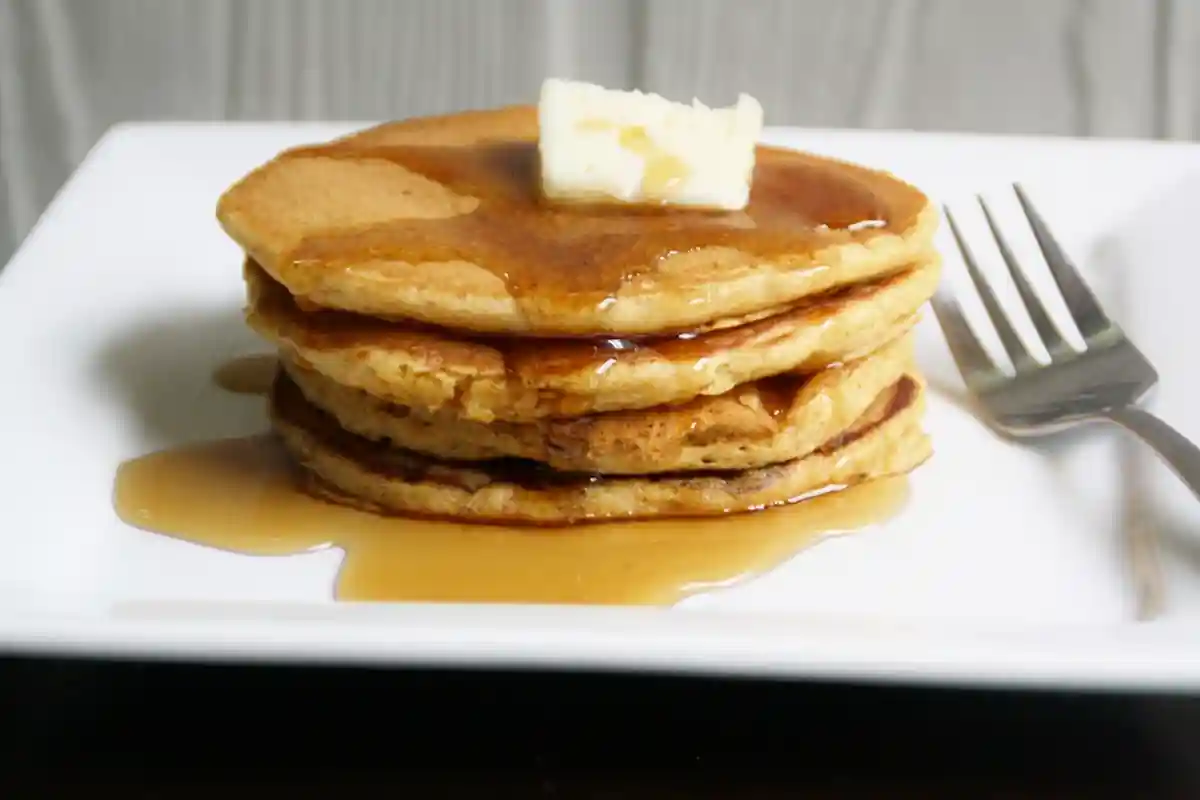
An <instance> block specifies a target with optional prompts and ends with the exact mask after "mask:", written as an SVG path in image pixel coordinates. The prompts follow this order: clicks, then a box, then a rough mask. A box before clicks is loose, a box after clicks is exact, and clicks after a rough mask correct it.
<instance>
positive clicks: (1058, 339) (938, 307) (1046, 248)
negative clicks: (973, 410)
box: [932, 185, 1200, 618]
mask: <svg viewBox="0 0 1200 800" xmlns="http://www.w3.org/2000/svg"><path fill="white" fill-rule="evenodd" d="M1013 189H1014V191H1015V192H1016V196H1017V200H1018V202H1019V204H1020V206H1021V209H1022V210H1023V211H1024V213H1025V217H1026V219H1027V220H1028V222H1029V226H1030V228H1031V229H1032V232H1033V235H1034V238H1035V239H1036V240H1037V243H1038V246H1039V247H1040V248H1041V251H1042V255H1043V256H1044V257H1045V260H1046V264H1047V266H1049V268H1050V273H1051V274H1052V275H1053V277H1054V281H1055V283H1056V284H1057V285H1058V289H1059V292H1060V293H1061V294H1062V299H1063V300H1064V301H1065V305H1066V307H1067V309H1068V310H1069V311H1070V313H1071V317H1072V318H1073V320H1074V322H1075V325H1076V327H1077V328H1078V329H1079V332H1080V334H1082V336H1083V339H1084V342H1085V343H1086V347H1085V348H1084V349H1083V350H1077V349H1075V348H1074V347H1072V346H1071V345H1070V344H1069V343H1068V342H1067V340H1066V339H1065V338H1064V337H1063V335H1062V333H1061V331H1060V330H1059V328H1058V326H1056V325H1055V323H1054V322H1053V320H1052V319H1051V318H1050V315H1049V314H1048V313H1047V311H1046V307H1045V305H1044V304H1043V303H1042V301H1041V300H1040V299H1039V298H1038V295H1037V293H1036V292H1035V291H1034V289H1033V287H1032V285H1031V284H1030V282H1029V280H1028V278H1027V277H1026V273H1025V271H1024V270H1023V269H1022V267H1021V266H1020V264H1018V263H1017V260H1016V257H1015V256H1014V255H1013V251H1012V248H1011V247H1010V246H1009V243H1008V241H1007V240H1006V239H1005V237H1004V235H1003V234H1002V233H1001V232H1000V227H999V225H998V224H997V221H996V217H995V215H994V214H993V213H992V210H991V209H990V208H989V207H988V204H987V202H986V201H985V200H984V199H983V198H982V197H977V198H976V199H977V200H978V202H979V205H980V207H981V208H982V210H983V215H984V219H985V220H986V221H987V225H988V227H989V228H990V229H991V234H992V237H993V238H994V239H995V246H996V248H997V249H998V250H999V253H1000V257H1001V260H1003V261H1004V263H1005V265H1006V266H1007V267H1008V272H1009V274H1010V275H1011V277H1012V280H1013V283H1014V284H1015V285H1016V289H1017V293H1018V295H1019V296H1020V298H1021V302H1022V303H1023V304H1024V306H1025V309H1026V311H1027V312H1028V313H1029V316H1030V319H1031V320H1032V322H1033V325H1034V328H1035V329H1036V330H1037V334H1038V337H1039V338H1040V339H1041V343H1042V344H1043V345H1044V346H1045V348H1046V350H1047V351H1048V353H1049V354H1050V364H1048V365H1043V364H1041V363H1039V362H1038V361H1037V360H1036V359H1034V357H1033V356H1032V355H1031V354H1030V353H1029V350H1028V349H1027V348H1026V347H1025V345H1024V343H1023V342H1022V341H1021V339H1020V337H1019V336H1018V335H1017V333H1016V331H1015V330H1014V329H1013V325H1012V323H1011V322H1010V321H1009V318H1008V316H1007V315H1006V314H1005V312H1004V310H1003V309H1002V308H1001V306H1000V303H999V302H998V301H997V299H996V295H995V293H994V292H993V290H992V288H991V285H990V284H989V283H988V280H987V278H985V277H984V275H983V273H982V271H981V270H980V268H979V263H978V261H977V260H976V259H975V255H974V253H973V252H972V250H971V247H970V246H969V245H968V244H967V242H966V239H965V237H964V236H963V233H962V230H961V229H960V228H959V226H958V224H957V222H956V221H955V219H954V216H953V214H952V213H951V212H950V209H949V208H946V207H943V210H944V212H945V215H946V220H947V222H949V223H950V231H951V233H952V234H953V236H954V239H955V241H956V242H957V244H958V248H959V250H960V251H961V253H962V259H963V263H964V265H965V266H966V268H967V272H968V274H969V275H970V277H971V282H972V283H973V284H974V286H975V290H976V292H978V294H979V299H980V300H981V301H982V303H983V307H984V309H985V310H986V311H987V315H988V318H989V319H990V320H991V323H992V326H993V327H994V328H995V331H996V334H997V335H998V337H999V339H1000V342H1001V344H1002V345H1003V347H1004V350H1005V352H1006V353H1007V354H1008V357H1009V359H1010V360H1011V362H1012V367H1013V371H1014V373H1015V374H1014V375H1011V376H1010V375H1008V374H1006V373H1005V372H1004V371H1002V370H1001V369H1000V367H998V366H997V365H996V363H995V362H994V361H993V359H992V358H991V357H990V356H989V355H988V353H987V352H986V351H985V350H984V348H983V347H982V345H981V344H980V342H979V340H978V338H977V337H976V336H975V334H974V332H973V331H972V329H971V328H970V327H969V326H968V324H967V322H966V319H965V317H964V316H963V313H962V309H961V307H960V306H959V304H958V301H957V300H956V299H955V298H954V296H953V294H952V292H951V291H950V290H949V289H948V288H947V287H946V285H945V283H943V285H942V286H941V287H940V288H939V289H938V291H937V293H936V295H935V296H934V298H933V302H932V305H933V310H934V313H935V315H936V316H937V320H938V324H939V325H941V328H942V332H943V333H944V334H945V337H946V341H947V343H948V344H949V346H950V352H951V353H952V354H953V356H954V360H955V362H956V363H957V364H958V369H959V371H960V372H961V373H962V377H963V380H964V382H965V383H966V385H967V388H968V389H969V390H970V392H971V393H972V394H973V395H974V396H975V397H976V399H977V400H978V402H979V405H980V406H981V407H982V410H983V412H984V417H985V420H986V421H987V422H988V423H989V424H990V425H991V427H992V428H994V429H995V430H997V431H998V432H1000V433H1001V434H1003V435H1006V436H1009V437H1014V438H1028V437H1040V436H1045V435H1048V434H1053V433H1055V432H1058V431H1061V430H1063V429H1065V428H1068V427H1072V426H1075V425H1079V424H1082V423H1085V422H1091V421H1097V420H1100V421H1108V422H1113V423H1116V424H1117V425H1119V426H1121V427H1122V428H1125V429H1126V430H1128V431H1130V432H1131V433H1133V434H1134V435H1136V436H1137V437H1139V438H1140V439H1141V440H1142V441H1143V442H1145V443H1146V444H1148V445H1149V446H1150V447H1152V448H1154V450H1155V452H1157V453H1158V455H1159V456H1160V457H1161V458H1162V459H1163V461H1165V462H1166V463H1167V465H1168V466H1169V467H1170V468H1171V470H1172V471H1173V472H1174V473H1175V474H1176V475H1178V476H1179V478H1180V479H1181V480H1182V481H1183V482H1184V483H1185V484H1186V485H1187V487H1188V488H1189V489H1191V490H1192V493H1193V494H1195V495H1196V496H1197V497H1198V498H1200V448H1197V447H1196V445H1194V444H1192V443H1191V442H1190V441H1188V439H1187V438H1186V437H1184V436H1183V435H1182V434H1180V433H1179V432H1178V431H1176V430H1175V429H1174V428H1172V427H1171V426H1170V425H1168V424H1167V423H1165V422H1163V421H1162V420H1160V419H1158V418H1157V417H1155V416H1154V415H1152V414H1151V413H1149V412H1148V411H1146V410H1145V409H1143V408H1140V407H1139V406H1138V405H1137V404H1138V403H1139V402H1140V401H1141V400H1142V399H1144V398H1145V397H1146V395H1147V393H1148V392H1149V391H1150V389H1151V388H1153V387H1154V386H1155V384H1157V383H1158V373H1157V372H1155V370H1154V367H1153V366H1152V365H1151V364H1150V362H1149V361H1148V360H1147V359H1146V357H1145V356H1144V355H1142V353H1141V352H1140V351H1138V349H1137V348H1136V347H1135V346H1134V345H1133V343H1132V342H1130V341H1129V339H1128V338H1127V337H1126V336H1125V334H1124V333H1123V332H1122V331H1121V329H1120V328H1119V327H1118V326H1117V324H1116V323H1115V322H1113V321H1112V320H1111V319H1110V318H1109V317H1108V315H1107V314H1105V313H1104V310H1103V309H1102V308H1101V307H1100V304H1099V302H1097V300H1096V297H1095V295H1094V294H1093V293H1092V291H1091V289H1089V288H1088V285H1087V284H1086V283H1085V282H1084V280H1083V278H1082V277H1081V276H1080V274H1079V271H1078V270H1077V269H1076V268H1075V266H1074V265H1073V264H1072V263H1071V260H1070V259H1069V258H1068V257H1067V255H1066V253H1064V252H1063V249H1062V247H1061V246H1060V245H1059V243H1058V242H1057V241H1056V240H1055V238H1054V236H1053V235H1052V234H1051V233H1050V228H1049V227H1048V226H1047V224H1046V221H1045V219H1043V217H1042V215H1041V214H1039V213H1038V211H1037V209H1035V208H1034V207H1033V203H1031V202H1030V200H1029V197H1028V196H1027V195H1026V193H1025V192H1024V191H1023V190H1022V189H1021V187H1020V185H1014V186H1013ZM1129 548H1130V557H1131V564H1132V568H1133V577H1134V582H1135V587H1136V591H1137V596H1138V609H1139V616H1140V617H1142V618H1149V617H1153V616H1154V615H1156V614H1157V613H1158V611H1159V610H1160V609H1161V606H1162V597H1163V587H1162V578H1161V572H1160V566H1159V560H1158V554H1157V545H1156V542H1155V539H1154V536H1153V535H1152V534H1151V533H1150V532H1149V531H1148V530H1147V529H1145V526H1142V525H1135V526H1134V528H1133V530H1131V531H1130V541H1129Z"/></svg>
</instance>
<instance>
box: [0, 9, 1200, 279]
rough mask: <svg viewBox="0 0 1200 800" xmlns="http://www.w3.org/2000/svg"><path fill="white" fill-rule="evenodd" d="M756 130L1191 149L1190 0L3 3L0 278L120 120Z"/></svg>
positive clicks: (1198, 45) (1193, 43) (1197, 43)
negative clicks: (552, 113) (668, 102)
mask: <svg viewBox="0 0 1200 800" xmlns="http://www.w3.org/2000/svg"><path fill="white" fill-rule="evenodd" d="M548 74H554V75H559V76H564V77H578V78H585V79H590V80H595V81H599V82H601V83H605V84H608V85H612V86H623V87H632V86H638V87H641V88H646V89H651V90H655V91H659V92H662V93H664V94H666V95H668V96H670V97H674V98H680V99H688V98H690V97H692V96H693V95H695V96H699V97H700V98H701V99H702V100H705V101H706V102H711V103H724V102H728V101H730V100H731V99H732V98H733V97H734V96H735V95H736V93H737V92H738V91H749V92H751V93H753V94H755V95H756V96H757V97H758V98H759V99H760V100H762V101H763V104H764V106H765V107H766V109H767V115H768V123H776V124H796V125H810V126H839V127H841V126H846V127H899V128H914V129H926V130H928V129H941V130H972V131H993V132H1003V133H1044V134H1077V135H1095V136H1134V137H1166V138H1194V137H1195V136H1196V135H1197V132H1198V131H1200V0H0V263H3V261H4V260H6V259H7V256H8V254H9V253H10V252H11V249H12V248H13V247H15V246H16V244H17V242H19V241H20V239H21V238H22V237H23V236H24V235H25V233H26V232H27V231H28V230H29V228H30V227H31V226H32V225H33V223H34V222H35V221H36V220H37V217H38V215H39V214H40V213H41V211H42V209H43V208H44V207H45V205H46V203H47V202H48V201H49V199H50V198H51V196H52V195H53V193H54V192H55V191H56V190H57V188H58V187H59V186H60V185H61V184H62V182H63V180H64V179H65V178H66V177H67V175H68V174H69V173H70V171H71V170H72V169H73V168H74V166H75V165H76V164H78V163H79V161H80V160H81V159H82V158H83V157H84V155H85V154H86V153H87V150H88V148H89V147H90V146H91V145H92V144H93V143H94V142H95V141H96V139H97V138H98V137H99V136H100V134H101V133H103V132H104V130H105V129H106V128H107V127H108V126H109V125H111V124H113V123H114V122H119V121H122V120H214V119H318V118H320V119H353V120H376V119H384V118H389V117H397V116H403V115H409V114H419V113H428V112H434V111H443V110H448V109H455V108H464V107H471V106H483V105H492V104H497V103H507V102H521V101H530V100H532V99H534V98H535V97H536V91H537V87H538V85H539V84H540V82H541V80H542V78H543V76H545V75H548Z"/></svg>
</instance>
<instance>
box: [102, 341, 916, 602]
mask: <svg viewBox="0 0 1200 800" xmlns="http://www.w3.org/2000/svg"><path fill="white" fill-rule="evenodd" d="M276 372H277V368H276V363H275V361H274V359H273V358H271V357H266V356H262V357H258V356H256V357H252V358H248V359H238V360H235V361H232V362H230V363H229V364H227V365H225V367H224V368H222V369H220V370H217V372H216V373H214V380H215V381H216V382H217V383H218V385H220V386H222V387H223V388H229V386H230V385H232V387H233V390H236V391H243V392H253V393H265V392H266V391H268V389H269V387H270V385H271V383H272V381H273V380H274V378H275V375H276ZM231 375H233V376H236V378H237V380H230V378H229V376H231ZM301 483H302V481H301V477H300V473H299V469H298V467H297V466H296V465H295V464H294V463H293V462H292V461H291V459H290V458H289V457H288V456H287V454H286V453H285V452H284V450H283V447H282V446H281V445H280V444H279V442H278V441H277V440H276V438H275V437H274V436H273V435H270V434H263V435H259V436H250V437H244V438H236V439H223V440H218V441H212V442H203V443H199V444H189V445H184V446H181V447H177V448H174V449H170V450H165V451H161V452H157V453H151V454H149V455H146V456H142V457H139V458H135V459H132V460H130V461H127V462H125V463H124V464H122V465H121V467H120V468H119V469H118V471H117V477H116V486H115V492H114V505H115V508H116V511H117V514H118V516H119V517H120V518H121V519H122V520H123V521H125V522H126V523H127V524H129V525H133V526H135V527H138V528H142V529H144V530H148V531H151V532H154V533H159V534H163V535H166V536H171V537H174V538H178V539H182V540H184V541H188V542H192V543H195V544H198V545H205V546H209V547H215V548H219V549H222V550H228V551H232V552H237V553H244V554H247V555H258V556H280V555H292V554H298V553H304V552H310V551H314V550H320V549H325V548H329V547H337V548H340V549H342V550H343V551H344V552H345V560H344V561H343V563H342V568H341V570H340V572H339V574H338V577H337V582H336V586H335V588H334V595H335V596H336V597H337V598H338V599H340V600H374V601H412V602H421V601H446V602H521V603H588V604H638V605H646V604H669V603H673V602H676V601H678V600H680V599H682V598H684V597H687V596H689V595H692V594H695V593H697V592H701V591H704V590H707V589H713V588H719V587H726V586H730V585H733V584H735V583H738V582H739V581H742V580H745V579H747V578H750V577H753V576H755V575H759V574H762V573H764V572H766V571H768V570H770V569H772V568H774V567H776V566H778V565H779V564H781V563H782V562H784V561H786V560H787V559H788V558H789V557H791V556H792V555H793V554H795V553H796V552H798V551H799V550H801V549H803V548H805V547H808V546H811V545H812V544H814V543H816V542H818V541H820V540H821V539H823V538H826V537H829V536H833V535H838V534H841V533H845V532H849V531H857V530H860V529H862V528H866V527H870V526H872V525H875V524H878V523H881V522H884V521H886V520H887V519H889V518H890V517H892V516H893V515H895V514H896V513H897V512H898V511H899V510H900V509H901V508H902V507H903V505H904V503H905V501H906V499H907V496H908V483H907V479H906V478H903V477H898V478H888V479H883V480H878V481H873V482H870V483H866V484H862V485H859V486H854V487H851V488H847V489H841V490H839V491H830V492H827V493H824V494H819V495H817V496H813V497H811V498H810V499H807V500H804V501H802V502H799V503H796V504H794V505H791V506H788V507H784V508H778V509H770V510H766V511H760V512H756V513H751V514H740V515H737V516H736V517H732V516H731V517H721V518H709V519H677V520H653V521H639V522H623V523H608V524H599V525H588V526H582V527H565V528H521V527H512V526H495V525H471V524H464V523H458V522H443V521H430V520H423V519H410V518H403V517H394V516H380V515H375V514H369V513H365V512H362V511H358V510H355V509H352V508H349V507H346V506H341V505H337V504H334V503H330V502H328V501H325V500H320V499H317V498H315V497H313V496H311V495H310V494H308V493H306V492H304V491H303V490H302V489H301V488H300V487H301Z"/></svg>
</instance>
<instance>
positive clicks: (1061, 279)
mask: <svg viewBox="0 0 1200 800" xmlns="http://www.w3.org/2000/svg"><path fill="white" fill-rule="evenodd" d="M1013 191H1014V192H1016V194H1017V201H1018V202H1020V204H1021V210H1023V211H1024V212H1025V217H1026V218H1027V219H1028V220H1029V227H1030V228H1032V229H1033V236H1034V238H1035V239H1037V243H1038V247H1040V248H1041V249H1042V255H1043V256H1044V257H1045V259H1046V264H1047V266H1049V267H1050V274H1051V275H1053V276H1054V282H1055V283H1057V284H1058V290H1059V291H1060V292H1062V296H1063V300H1064V301H1065V302H1066V304H1067V308H1068V309H1069V310H1070V312H1071V316H1072V317H1074V319H1075V324H1076V325H1077V326H1078V327H1079V332H1080V333H1082V334H1083V336H1084V338H1085V339H1088V338H1091V337H1092V336H1096V335H1098V334H1100V333H1103V332H1104V331H1105V329H1107V328H1109V327H1111V325H1112V320H1110V319H1109V318H1108V315H1107V314H1105V313H1104V309H1103V308H1101V307H1100V303H1099V301H1097V300H1096V295H1094V294H1092V290H1091V289H1090V288H1089V287H1088V285H1087V284H1086V283H1085V282H1084V280H1083V276H1081V275H1080V274H1079V270H1077V269H1076V268H1075V265H1074V264H1072V263H1071V259H1070V258H1068V257H1067V254H1066V253H1064V252H1063V249H1062V247H1061V246H1060V245H1059V243H1058V241H1057V240H1056V239H1055V238H1054V235H1053V234H1052V233H1050V226H1048V225H1047V224H1046V220H1045V219H1044V218H1043V217H1042V215H1041V214H1040V213H1038V210H1037V209H1036V208H1034V205H1033V203H1032V202H1031V201H1030V199H1029V196H1028V195H1027V194H1025V190H1024V189H1022V188H1021V184H1019V183H1014V184H1013Z"/></svg>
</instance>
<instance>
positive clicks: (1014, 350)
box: [942, 206, 1037, 372]
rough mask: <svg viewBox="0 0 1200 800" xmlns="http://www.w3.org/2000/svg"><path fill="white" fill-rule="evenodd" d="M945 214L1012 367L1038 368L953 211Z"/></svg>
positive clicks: (946, 211)
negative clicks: (981, 268) (968, 243)
mask: <svg viewBox="0 0 1200 800" xmlns="http://www.w3.org/2000/svg"><path fill="white" fill-rule="evenodd" d="M942 211H943V212H944V213H945V215H946V221H947V222H949V223H950V232H951V233H952V234H954V241H955V242H957V243H958V250H959V252H960V253H962V258H963V263H964V264H965V265H966V267H967V272H968V274H970V276H971V283H973V284H975V291H977V292H978V293H979V299H980V300H982V301H983V307H984V309H985V310H986V311H987V315H988V318H989V319H991V321H992V325H993V326H994V327H995V328H996V333H997V334H999V336H1000V343H1001V344H1002V345H1004V350H1005V352H1006V353H1008V357H1009V358H1010V359H1012V363H1013V368H1014V369H1015V370H1017V371H1018V372H1020V371H1021V370H1023V369H1030V368H1034V367H1036V366H1037V362H1036V361H1034V360H1033V356H1031V355H1029V351H1028V350H1026V349H1025V345H1024V344H1023V343H1022V342H1021V339H1020V337H1019V336H1017V332H1016V331H1015V330H1014V329H1013V326H1012V323H1011V322H1009V321H1008V316H1007V315H1006V314H1005V313H1004V309H1003V308H1001V307H1000V302H999V301H998V300H997V299H996V295H995V293H994V292H993V291H992V287H991V285H990V284H989V283H988V282H987V278H985V277H984V276H983V272H982V271H981V270H980V269H979V264H978V263H977V262H976V261H975V256H974V254H973V253H972V252H971V249H970V248H969V247H968V246H967V242H966V240H965V239H964V238H963V235H962V231H961V230H959V228H958V223H957V222H955V221H954V215H953V214H951V213H950V209H949V208H947V207H946V206H942Z"/></svg>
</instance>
